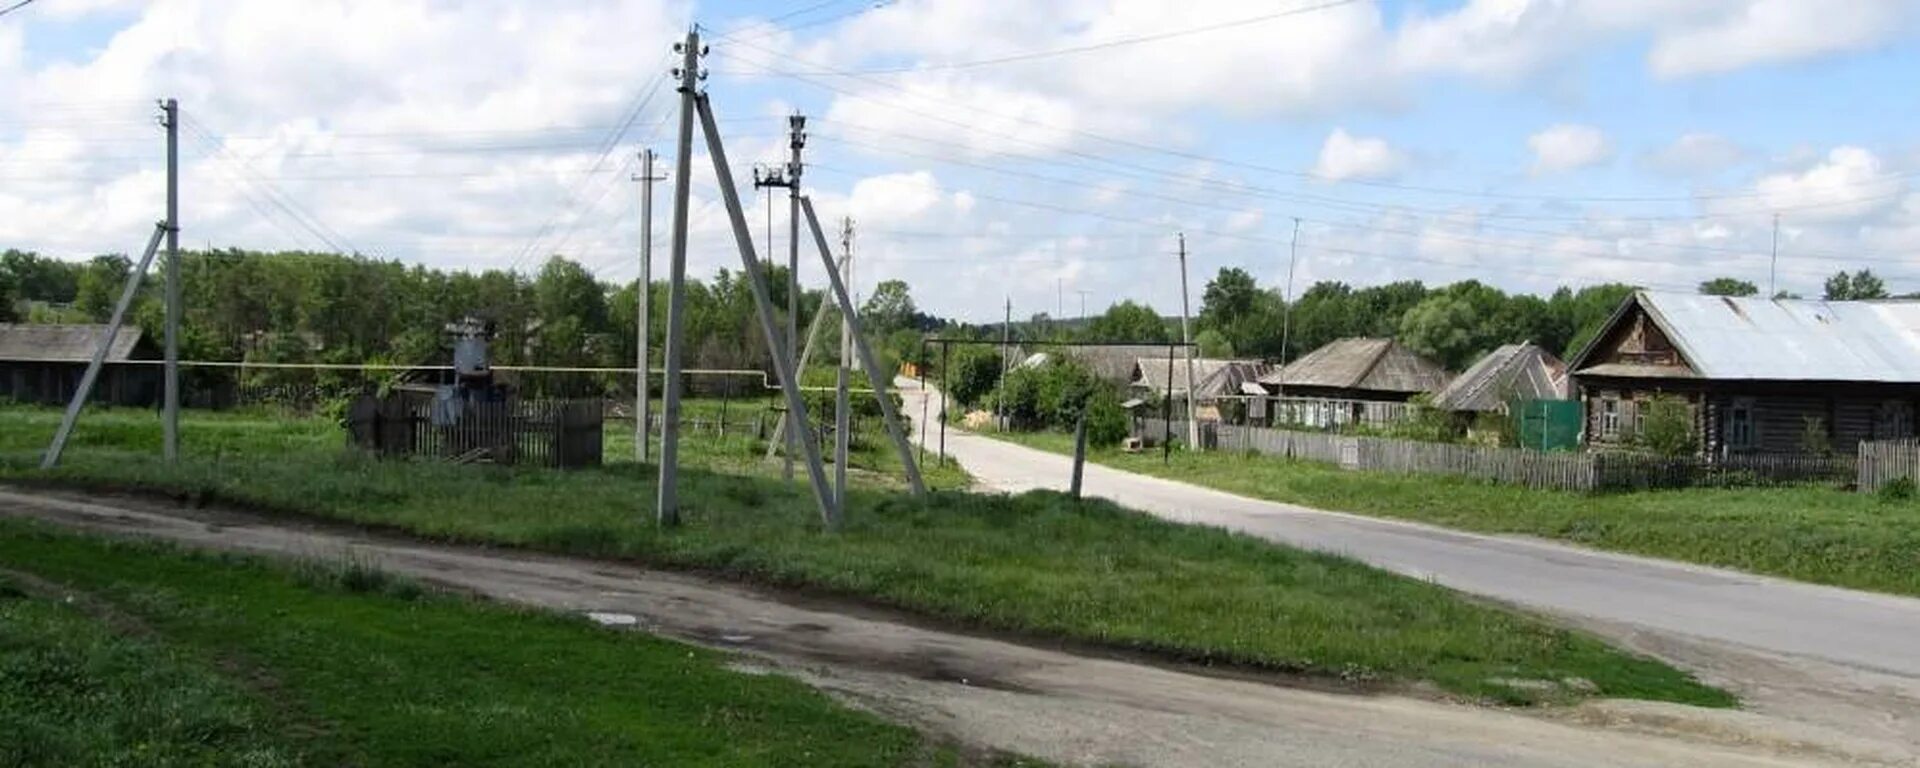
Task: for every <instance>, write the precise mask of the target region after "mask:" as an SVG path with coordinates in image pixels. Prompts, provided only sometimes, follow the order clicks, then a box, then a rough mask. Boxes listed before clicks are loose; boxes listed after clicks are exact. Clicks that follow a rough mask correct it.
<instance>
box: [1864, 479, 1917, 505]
mask: <svg viewBox="0 0 1920 768" xmlns="http://www.w3.org/2000/svg"><path fill="white" fill-rule="evenodd" d="M1916 490H1920V489H1916V488H1915V487H1914V484H1913V478H1911V477H1896V478H1894V479H1892V480H1889V481H1887V483H1886V484H1884V485H1882V486H1880V490H1878V491H1874V495H1875V496H1878V497H1880V500H1881V501H1883V502H1887V503H1889V504H1892V503H1897V502H1903V501H1911V500H1913V497H1914V494H1915V492H1916Z"/></svg>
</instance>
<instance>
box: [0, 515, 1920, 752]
mask: <svg viewBox="0 0 1920 768" xmlns="http://www.w3.org/2000/svg"><path fill="white" fill-rule="evenodd" d="M0 515H6V516H11V517H21V518H35V519H40V520H45V521H51V522H55V523H59V524H62V525H67V526H73V527H78V528H84V529H90V530H94V531H100V532H104V533H108V534H111V535H120V536H137V537H149V538H157V539H163V540H168V541H174V542H179V543H183V544H187V545H192V546H199V547H206V548H217V549H224V550H234V551H244V552H252V553H260V554H267V555H274V556H283V557H308V558H337V557H341V556H343V554H344V553H351V554H352V555H353V556H354V557H357V558H361V559H364V560H370V561H373V562H375V563H378V564H379V565H380V566H381V567H383V568H386V569H389V570H391V571H394V572H397V573H401V574H406V575H408V576H412V577H415V578H419V579H423V580H426V581H430V582H434V583H438V584H442V585H445V586H448V587H451V588H456V589H460V590H464V591H470V592H473V593H476V594H480V595H485V596H488V597H492V598H495V599H500V600H507V601H512V602H517V603H524V604H528V605H534V606H540V607H544V608H550V609H556V610H562V611H570V612H578V613H582V614H591V615H594V616H596V617H597V618H598V619H599V620H601V621H603V622H604V623H608V624H610V625H613V626H630V627H634V628H638V629H641V630H644V631H648V632H653V633H657V634H661V635H666V636H670V637H676V638H680V639H684V640H689V641H692V642H695V643H700V644H703V645H709V646H715V647H721V648H726V649H730V650H734V651H736V652H738V653H740V654H741V656H740V659H741V661H740V666H741V667H742V668H746V669H763V670H772V671H777V672H780V673H783V674H790V675H794V676H797V677H799V678H801V679H804V680H806V681H808V682H809V683H811V684H813V685H816V686H818V687H820V688H822V689H825V690H828V691H831V692H834V693H836V694H838V695H840V696H842V697H844V698H845V699H846V700H848V701H851V702H854V703H855V704H857V705H860V706H864V707H868V708H871V709H873V710H876V711H878V712H881V713H883V714H885V715H887V716H890V717H893V718H895V719H899V720H902V721H905V722H910V723H913V724H916V725H918V726H920V727H922V728H925V729H927V730H930V731H933V732H938V733H943V734H947V735H949V736H952V737H954V738H957V739H959V740H961V741H962V742H964V743H968V744H972V745H976V746H980V747H989V748H996V749H1002V750H1009V751H1014V752H1019V753H1024V754H1030V755H1034V756H1037V757H1042V758H1046V759H1049V760H1053V761H1057V762H1061V763H1065V764H1075V765H1105V764H1119V765H1143V766H1316V767H1320V768H1326V767H1336V768H1337V767H1338V766H1382V767H1386V768H1393V767H1395V766H1407V767H1409V768H1411V767H1412V766H1448V765H1458V766H1569V767H1572V766H1620V767H1625V766H1672V765H1687V766H1786V765H1840V764H1904V763H1902V762H1901V761H1902V759H1903V754H1902V752H1901V750H1900V748H1899V747H1898V746H1897V745H1888V744H1884V743H1875V742H1872V741H1870V740H1862V739H1853V738H1848V737H1843V736H1840V735H1837V734H1834V733H1831V732H1827V731H1823V730H1821V729H1817V728H1809V727H1806V726H1801V725H1797V724H1792V723H1784V722H1780V721H1777V720H1774V719H1771V718H1766V717H1762V716H1757V715H1752V714H1746V713H1738V712H1711V711H1703V710H1694V709H1690V708H1685V707H1676V706H1667V705H1652V704H1633V703H1620V702H1601V703H1595V704H1590V705H1584V706H1581V707H1578V708H1573V709H1565V710H1552V711H1545V712H1505V711H1497V710H1490V709H1484V708H1479V707H1472V706H1465V705H1457V704H1451V703H1445V702H1439V701H1429V700H1424V699H1418V698H1407V697H1400V696H1359V695H1349V694H1339V693H1324V692H1317V691H1311V690H1301V689H1298V688H1289V687H1284V686H1279V685H1274V684H1270V683H1269V682H1265V681H1261V680H1250V679H1230V678H1224V677H1218V676H1209V675H1205V674H1199V673H1197V672H1196V671H1194V670H1188V669H1181V668H1177V667H1161V666H1155V665H1150V664H1144V663H1137V662H1132V661H1127V660H1121V659H1116V658H1100V657H1090V656H1084V655H1076V654H1073V653H1067V652H1062V651H1057V650H1049V649H1044V648H1035V647H1031V646H1028V645H1022V644H1017V643H1011V642H1007V641H1004V640H999V639H994V638H990V637H984V636H978V635H972V634H965V633H956V632H950V631H942V630H937V629H930V628H927V627H925V626H920V625H916V624H915V623H914V622H911V621H909V620H906V619H903V618H902V617H900V616H895V615H892V614H888V613H885V612H880V611H875V610H871V609H866V608H861V607H858V606H853V605H848V604H842V603H837V602H834V601H826V600H820V599H817V598H800V597H796V596H793V595H788V594H777V593H769V592H762V591H758V590H754V589H749V588H745V587H741V586H736V585H730V584H716V583H712V582H709V581H704V580H701V579H698V578H693V577H690V576H687V575H681V574H672V573H663V572H658V571H651V570H645V569H640V568H634V567H629V566H624V565H618V564H611V563H606V562H599V561H591V560H575V559H566V558H556V557H542V556H533V555H527V554H518V553H507V552H501V551H498V550H480V549H470V548H459V547H448V546H438V545H430V544H424V543H421V542H417V541H411V540H402V539H393V538H386V537H379V536H370V535H366V534H364V533H359V532H354V531H350V530H346V529H342V528H337V527H330V526H319V525H298V524H292V523H288V522H286V521H284V520H271V521H270V520H268V519H265V518H259V517H253V516H248V515H242V514H238V513H232V512H218V511H209V510H188V509H182V508H178V507H174V506H172V505H161V504H155V503H150V502H142V501H136V500H127V499H105V500H100V499H88V498H83V497H73V496H56V495H45V494H40V493H33V494H28V493H24V492H18V491H11V490H0Z"/></svg>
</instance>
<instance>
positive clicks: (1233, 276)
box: [1199, 267, 1260, 333]
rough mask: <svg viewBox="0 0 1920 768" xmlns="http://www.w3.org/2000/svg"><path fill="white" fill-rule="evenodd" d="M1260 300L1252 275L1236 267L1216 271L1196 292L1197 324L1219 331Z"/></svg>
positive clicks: (1251, 311) (1249, 312) (1257, 287)
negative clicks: (1198, 293) (1197, 301)
mask: <svg viewBox="0 0 1920 768" xmlns="http://www.w3.org/2000/svg"><path fill="white" fill-rule="evenodd" d="M1259 299H1260V288H1259V286H1257V285H1255V284H1254V282H1253V275H1250V274H1247V271H1246V270H1244V269H1240V268H1238V267H1227V268H1225V269H1222V270H1220V273H1219V274H1218V275H1215V276H1214V278H1213V279H1212V280H1208V281H1207V288H1206V290H1205V291H1203V292H1202V293H1201V294H1200V318H1199V320H1200V327H1202V328H1212V329H1216V330H1220V331H1222V332H1223V333H1224V332H1225V330H1226V329H1228V328H1231V327H1233V326H1234V325H1235V324H1237V323H1239V322H1241V321H1242V320H1245V319H1246V318H1247V316H1248V315H1250V314H1252V313H1253V311H1254V305H1255V304H1256V303H1257V302H1258V301H1259Z"/></svg>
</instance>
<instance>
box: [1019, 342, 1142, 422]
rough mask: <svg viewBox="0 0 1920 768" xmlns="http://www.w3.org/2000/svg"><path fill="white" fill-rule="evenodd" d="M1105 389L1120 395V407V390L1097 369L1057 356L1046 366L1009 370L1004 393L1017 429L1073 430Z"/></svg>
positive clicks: (1117, 402) (1115, 404)
mask: <svg viewBox="0 0 1920 768" xmlns="http://www.w3.org/2000/svg"><path fill="white" fill-rule="evenodd" d="M1103 392H1104V393H1107V394H1109V395H1116V399H1115V400H1114V403H1113V406H1114V407H1115V408H1118V407H1119V401H1118V399H1117V393H1114V392H1112V387H1111V386H1109V385H1107V384H1106V383H1105V382H1102V381H1100V379H1099V378H1098V377H1096V376H1094V375H1093V371H1091V370H1089V369H1088V368H1087V367H1086V366H1085V365H1083V364H1081V363H1080V362H1079V361H1077V360H1075V359H1073V358H1072V357H1061V356H1055V357H1051V358H1049V360H1048V361H1047V363H1046V364H1044V365H1039V366H1032V367H1024V368H1018V369H1015V370H1013V371H1011V372H1009V373H1008V374H1007V383H1006V387H1005V388H1004V389H1003V390H1002V391H1001V392H1000V396H1001V402H1003V403H1005V407H1006V409H1007V413H1008V415H1009V416H1010V417H1011V419H1012V422H1013V426H1014V428H1016V429H1059V430H1072V429H1073V428H1074V424H1075V423H1076V422H1078V421H1079V419H1080V414H1081V412H1082V411H1084V410H1085V409H1086V408H1087V407H1088V404H1089V403H1090V402H1093V401H1094V400H1095V398H1096V397H1097V396H1098V395H1100V394H1101V393H1103ZM1124 419H1125V415H1124V413H1123V414H1122V421H1123V422H1124ZM1125 428H1126V427H1125V425H1124V423H1123V424H1122V427H1121V429H1122V430H1125ZM1121 437H1123V438H1124V437H1125V435H1124V434H1123V435H1121ZM1115 439H1116V441H1117V440H1118V439H1119V438H1115Z"/></svg>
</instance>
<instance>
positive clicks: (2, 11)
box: [0, 0, 33, 16]
mask: <svg viewBox="0 0 1920 768" xmlns="http://www.w3.org/2000/svg"><path fill="white" fill-rule="evenodd" d="M31 4H33V0H20V2H17V3H14V4H13V5H9V6H7V7H5V8H0V16H5V15H7V14H9V13H13V12H14V11H17V10H20V9H22V8H25V7H27V6H28V5H31Z"/></svg>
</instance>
